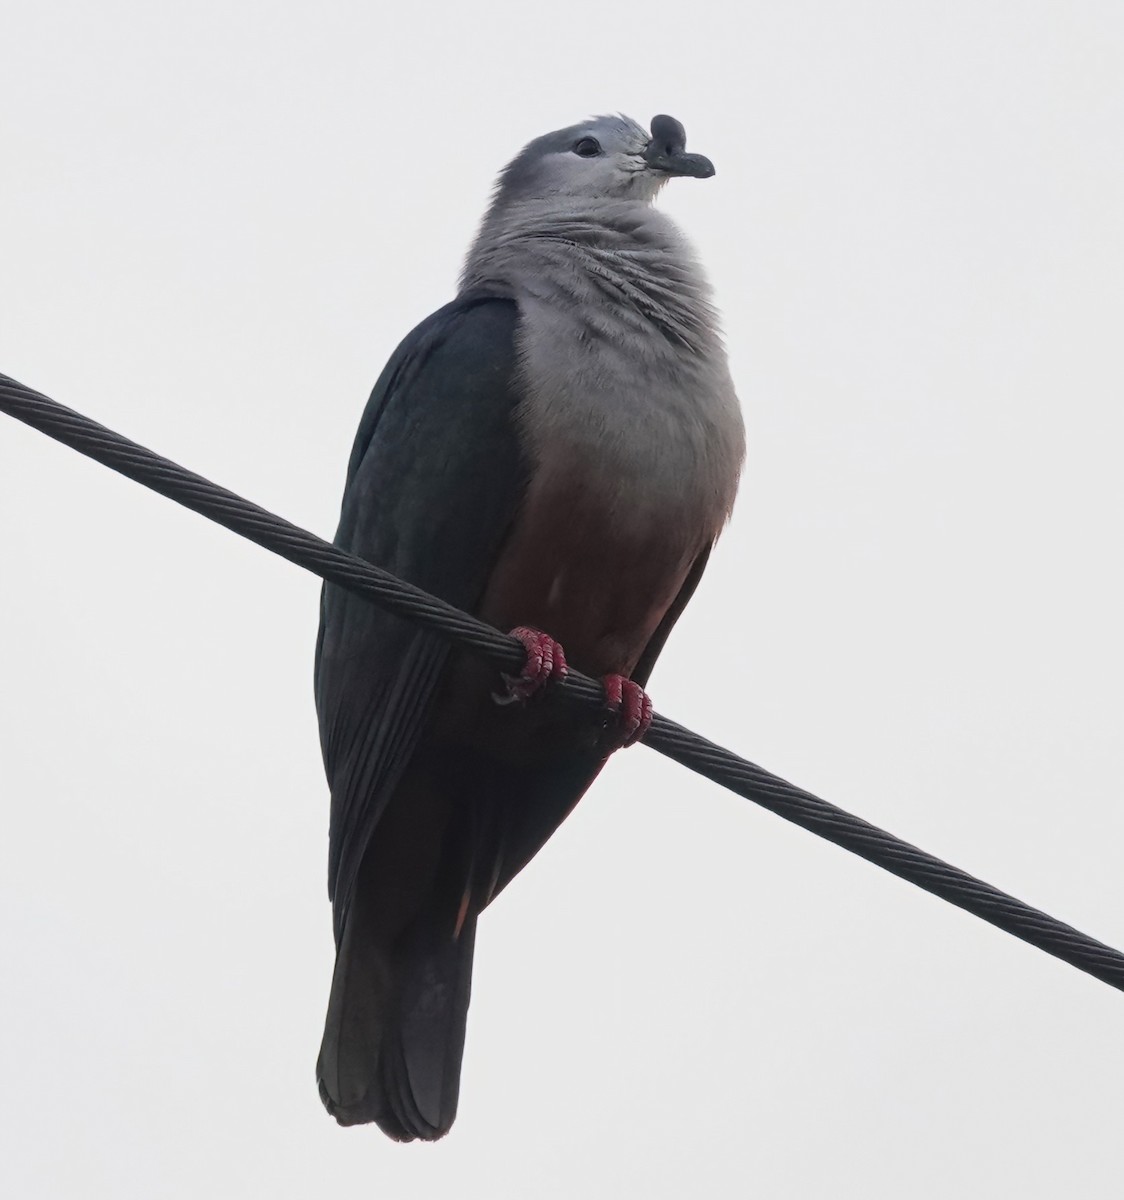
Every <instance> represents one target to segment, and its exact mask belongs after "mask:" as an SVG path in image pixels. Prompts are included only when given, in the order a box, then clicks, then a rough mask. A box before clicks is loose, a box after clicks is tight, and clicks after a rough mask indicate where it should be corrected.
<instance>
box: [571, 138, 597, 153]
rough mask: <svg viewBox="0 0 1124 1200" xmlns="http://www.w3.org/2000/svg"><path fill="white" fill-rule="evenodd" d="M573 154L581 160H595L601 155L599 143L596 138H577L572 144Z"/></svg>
mask: <svg viewBox="0 0 1124 1200" xmlns="http://www.w3.org/2000/svg"><path fill="white" fill-rule="evenodd" d="M574 153H575V154H577V155H580V156H581V157H582V158H596V157H597V156H598V155H599V154H600V153H601V143H600V142H599V141H598V140H597V139H596V138H591V137H584V138H579V139H578V140H577V141H576V142H575V143H574Z"/></svg>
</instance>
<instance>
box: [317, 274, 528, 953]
mask: <svg viewBox="0 0 1124 1200" xmlns="http://www.w3.org/2000/svg"><path fill="white" fill-rule="evenodd" d="M516 320H517V311H516V306H515V303H514V302H513V301H511V300H508V299H504V298H497V297H488V296H476V297H472V296H467V297H461V298H459V299H458V300H456V301H454V302H453V303H452V304H450V305H447V306H446V307H445V308H443V309H441V310H440V311H439V312H436V313H434V314H433V316H431V317H430V318H429V319H428V320H426V321H424V322H423V323H422V324H421V325H419V326H418V327H417V329H415V330H414V331H413V333H411V334H410V335H409V336H408V337H407V338H406V339H405V341H403V342H402V344H401V345H400V346H399V347H398V349H397V350H396V351H395V353H394V354H393V356H392V357H391V359H390V362H389V363H388V364H387V366H386V368H385V370H384V371H383V373H382V375H381V376H380V378H379V381H378V383H376V385H375V389H374V391H373V392H372V394H371V398H370V401H369V402H368V404H367V408H366V411H365V413H364V415H363V419H362V422H361V423H360V426H359V432H358V434H357V436H356V440H355V448H354V450H353V452H352V456H351V462H350V465H349V467H348V478H347V487H346V490H345V493H344V501H343V511H342V515H341V519H340V526H339V531H338V532H337V534H336V539H335V540H336V544H337V545H338V546H340V547H342V548H343V549H345V550H348V551H350V552H351V553H353V554H357V555H359V556H360V557H361V558H365V559H367V560H368V561H369V562H372V563H375V564H376V565H378V566H380V567H383V568H385V569H386V570H388V571H391V572H393V573H394V574H395V575H398V576H400V577H401V578H403V579H407V580H409V581H410V582H411V583H414V584H417V585H418V586H419V587H422V588H425V589H426V590H427V591H430V592H433V593H434V594H435V595H438V596H440V597H441V598H442V599H444V600H447V601H448V602H449V603H450V604H454V605H456V606H457V607H458V608H462V609H467V610H469V611H471V610H472V609H473V608H474V607H475V606H476V605H477V603H478V602H479V600H480V598H481V595H482V593H483V590H484V586H485V583H486V582H487V579H488V576H489V574H490V572H491V569H492V565H493V563H494V561H495V558H496V554H497V551H498V549H499V546H500V543H501V542H502V540H503V537H504V535H505V533H506V531H507V529H508V527H509V525H510V523H511V521H512V519H513V517H514V515H515V512H516V509H517V507H518V505H519V501H520V497H521V496H522V493H523V490H524V487H525V483H526V469H525V467H524V464H523V462H522V459H521V457H520V451H519V446H518V441H517V436H516V431H515V425H514V421H513V413H514V410H515V408H516V405H517V404H518V402H519V399H520V396H519V393H518V390H517V386H516V355H515V327H516ZM447 655H448V644H447V643H446V642H444V641H443V640H442V639H440V638H438V637H436V636H435V635H434V634H431V633H426V632H424V631H422V630H420V629H419V628H418V627H416V626H414V625H411V624H410V623H408V622H406V621H404V620H402V619H401V618H398V617H393V616H390V615H389V614H387V613H385V612H383V611H382V610H381V609H379V608H376V607H375V606H374V605H373V604H370V603H368V602H367V601H364V600H361V599H359V598H358V597H356V596H352V595H350V594H349V593H347V592H345V591H343V590H342V589H340V588H338V587H336V586H334V585H333V584H326V585H325V586H324V590H323V594H322V600H321V618H320V636H319V639H318V641H317V647H316V668H315V675H316V708H317V712H318V714H319V718H320V740H321V746H322V749H323V752H324V764H325V768H326V771H327V775H328V782H329V785H330V787H331V790H332V811H331V826H330V831H329V865H328V893H329V895H330V896H331V898H332V903H333V909H334V917H335V929H336V937H337V940H338V939H339V937H340V934H341V932H342V929H343V923H344V917H345V915H346V912H347V907H348V904H349V902H350V899H351V895H352V891H353V889H354V886H355V878H356V875H357V873H358V870H359V864H360V863H361V861H362V858H363V854H364V851H365V850H366V848H367V844H368V841H369V840H370V837H371V834H372V832H373V831H374V829H375V826H376V825H377V824H378V820H379V816H380V814H381V812H382V810H383V807H384V806H385V804H386V801H387V800H388V799H389V797H390V795H391V794H392V793H393V791H394V788H395V785H396V784H397V782H398V780H399V779H400V777H401V774H402V771H403V769H404V768H405V766H406V764H407V763H408V762H409V760H410V757H411V755H412V753H413V751H414V750H415V748H416V746H417V743H418V738H419V735H420V733H421V731H422V728H423V727H424V724H425V721H426V718H427V716H428V714H429V711H430V707H431V705H432V701H433V696H434V691H435V687H436V684H437V681H438V679H439V677H440V674H441V669H442V667H443V665H444V663H445V660H446V657H447Z"/></svg>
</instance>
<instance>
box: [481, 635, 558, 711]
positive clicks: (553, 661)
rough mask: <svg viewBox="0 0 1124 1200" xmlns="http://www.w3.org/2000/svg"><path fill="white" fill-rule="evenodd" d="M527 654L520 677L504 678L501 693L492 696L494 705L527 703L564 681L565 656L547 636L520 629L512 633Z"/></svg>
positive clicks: (506, 676) (507, 676)
mask: <svg viewBox="0 0 1124 1200" xmlns="http://www.w3.org/2000/svg"><path fill="white" fill-rule="evenodd" d="M511 636H512V637H514V638H518V639H519V640H520V641H521V642H522V643H523V645H524V647H525V648H526V650H527V661H526V662H525V663H524V664H523V671H522V673H521V674H519V675H503V676H502V678H503V682H504V691H502V692H496V693H493V695H492V699H493V700H494V701H495V702H496V703H497V704H514V703H515V702H516V701H517V700H530V698H531V697H532V696H534V695H535V694H536V693H538V692H541V691H542V689H543V688H544V687H546V685H547V684H548V683H550V682H551V681H552V680H556V681H558V682H561V681H562V680H563V679H565V678H566V671H567V667H566V652H565V651H564V650H563V649H562V647H561V646H560V645H559V643H558V642H556V641H555V640H554V638H552V637H551V636H550V634H548V633H543V632H542V631H541V630H538V629H530V628H528V627H527V626H526V625H520V626H518V627H517V628H516V629H513V630H512V631H511Z"/></svg>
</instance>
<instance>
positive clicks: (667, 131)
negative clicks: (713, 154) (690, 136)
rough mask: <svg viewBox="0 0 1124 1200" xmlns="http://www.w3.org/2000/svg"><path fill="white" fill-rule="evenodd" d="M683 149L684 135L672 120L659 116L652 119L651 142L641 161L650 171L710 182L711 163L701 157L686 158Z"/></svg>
mask: <svg viewBox="0 0 1124 1200" xmlns="http://www.w3.org/2000/svg"><path fill="white" fill-rule="evenodd" d="M686 147H687V131H686V130H685V129H684V128H683V126H682V125H680V124H679V122H678V121H677V120H676V119H675V118H674V117H668V116H665V115H664V114H663V113H661V114H660V115H659V116H658V117H653V118H652V140H651V141H650V142H649V143H648V148H647V149H646V150H645V151H644V161H645V162H646V163H647V164H648V166H649V167H651V168H652V170H653V171H662V172H663V173H664V174H665V175H687V176H690V177H691V178H692V179H709V178H710V177H711V176H712V175H713V174H714V163H712V162H711V161H710V159H709V158H706V157H704V156H703V155H701V154H688V153H687V149H686Z"/></svg>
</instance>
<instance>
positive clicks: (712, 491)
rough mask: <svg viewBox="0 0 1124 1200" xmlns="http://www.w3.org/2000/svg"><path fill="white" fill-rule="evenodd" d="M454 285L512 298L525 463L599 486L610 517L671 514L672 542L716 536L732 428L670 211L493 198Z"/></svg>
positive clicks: (740, 430)
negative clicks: (496, 203) (522, 395)
mask: <svg viewBox="0 0 1124 1200" xmlns="http://www.w3.org/2000/svg"><path fill="white" fill-rule="evenodd" d="M461 287H462V291H468V290H470V289H473V288H478V287H484V288H487V289H489V290H493V289H496V288H499V289H501V290H502V291H503V292H504V293H506V294H509V295H511V296H513V297H514V299H515V301H516V302H517V304H518V305H519V310H520V323H519V344H518V352H519V356H520V370H521V372H522V375H523V385H524V391H525V395H526V399H525V401H524V404H523V407H522V410H521V412H520V422H521V426H522V435H523V438H524V442H525V445H526V448H527V450H528V452H529V454H530V455H531V458H532V461H534V462H535V464H536V468H537V472H541V473H545V474H547V475H554V474H555V473H556V472H557V473H558V474H559V475H563V476H564V477H568V478H569V479H570V480H571V483H572V486H574V487H576V488H582V489H584V490H586V491H587V492H593V493H595V494H597V496H598V502H599V503H600V504H601V505H602V506H603V507H604V508H605V510H606V511H605V516H606V519H608V520H617V521H622V522H626V523H629V524H632V523H636V522H641V523H643V524H644V525H648V526H651V525H653V524H656V525H658V524H660V523H666V522H674V523H675V527H674V528H669V527H668V525H667V524H664V528H665V530H666V531H667V532H668V533H672V534H674V533H675V532H676V531H678V532H680V533H681V536H682V538H683V540H684V545H683V549H684V551H689V549H690V545H692V544H697V545H698V547H700V548H701V546H702V545H705V544H709V542H711V541H713V539H714V538H715V537H716V536H717V535H718V533H719V531H720V530H721V528H722V526H723V525H724V524H725V522H726V519H727V518H728V516H729V513H730V508H731V506H732V504H733V500H734V493H735V491H736V488H737V481H738V476H739V474H740V471H741V465H742V459H743V458H744V454H745V433H744V427H743V425H742V418H741V412H740V409H739V406H738V401H737V397H736V395H735V393H734V386H733V383H732V381H731V379H730V373H729V369H728V367H727V363H726V353H725V349H724V347H723V344H722V338H721V334H720V332H719V329H718V319H717V314H716V312H715V310H714V308H713V306H712V304H711V302H710V288H709V285H708V283H707V281H706V278H705V276H704V274H703V271H702V268H701V267H700V266H699V264H698V262H697V261H696V259H695V256H694V254H693V252H692V250H691V248H690V246H689V245H688V243H687V241H686V239H685V238H684V237H683V235H682V234H681V233H680V232H679V229H678V228H677V226H676V225H675V224H674V223H673V222H672V221H671V220H670V218H668V217H667V216H666V215H664V214H663V213H661V212H660V211H659V210H657V209H655V208H653V207H652V206H651V205H650V204H649V203H647V202H643V201H637V200H587V199H581V200H579V199H571V198H564V199H560V198H558V197H554V198H551V199H544V200H521V201H517V202H515V203H511V204H507V205H505V206H503V207H502V208H497V207H496V206H493V208H492V210H490V211H489V213H488V215H487V216H486V217H485V219H484V223H483V225H482V227H481V230H480V234H479V236H478V238H477V240H476V243H475V245H474V246H473V248H472V250H471V251H470V253H469V256H468V260H467V262H466V264H465V269H464V273H463V276H462V280H461ZM676 540H679V539H678V538H676Z"/></svg>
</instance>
